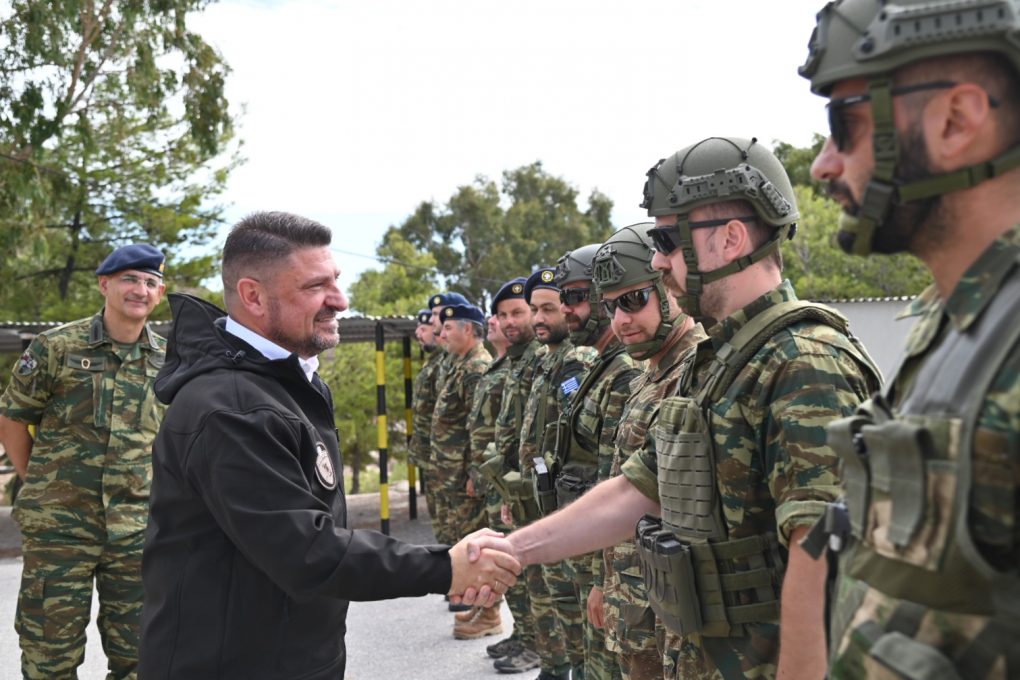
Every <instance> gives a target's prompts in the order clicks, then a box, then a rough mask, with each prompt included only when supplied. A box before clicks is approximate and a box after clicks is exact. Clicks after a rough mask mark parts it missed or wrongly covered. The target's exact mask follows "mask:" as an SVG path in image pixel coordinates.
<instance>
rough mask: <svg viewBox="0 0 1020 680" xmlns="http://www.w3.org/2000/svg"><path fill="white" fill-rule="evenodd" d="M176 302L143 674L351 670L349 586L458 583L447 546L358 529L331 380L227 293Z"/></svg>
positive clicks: (145, 679) (372, 591)
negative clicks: (268, 347)
mask: <svg viewBox="0 0 1020 680" xmlns="http://www.w3.org/2000/svg"><path fill="white" fill-rule="evenodd" d="M170 305H171V309H172V311H173V316H174V325H173V332H172V334H171V336H170V338H169V345H168V347H167V358H166V364H165V365H164V367H163V370H162V371H160V373H159V377H158V378H157V379H156V396H157V397H158V398H159V399H160V401H163V402H165V403H167V404H169V409H168V410H167V413H166V417H165V419H164V421H163V425H162V427H161V428H160V432H159V435H158V437H157V438H156V441H155V444H154V445H153V459H152V464H153V481H152V492H151V497H150V517H149V526H148V530H147V533H146V538H145V552H144V555H143V560H142V577H143V581H144V586H145V603H144V607H143V609H142V642H141V650H140V664H139V678H141V680H162V679H163V678H188V679H189V680H191V679H200V678H201V679H204V678H224V679H226V678H245V679H252V678H267V679H268V678H274V679H276V678H280V679H283V678H286V679H287V680H297V679H298V678H309V679H312V678H314V679H318V678H329V679H330V680H336V679H337V678H341V677H343V672H344V662H345V650H344V632H345V623H344V619H345V617H346V614H347V601H348V600H379V599H385V598H391V597H402V596H413V595H424V594H427V593H445V592H446V591H447V590H448V589H449V586H450V580H451V568H450V559H449V556H448V554H447V549H446V548H440V547H422V546H414V545H409V544H406V543H401V542H400V541H397V540H394V539H391V538H388V537H386V536H383V535H382V534H380V533H378V532H374V531H365V530H353V531H351V530H347V529H345V528H344V527H345V525H346V506H345V501H344V494H343V476H342V470H343V468H342V466H341V464H340V451H339V444H338V441H337V433H336V429H335V428H334V421H333V412H332V407H331V405H330V401H329V395H328V392H327V391H323V392H320V391H319V390H318V389H317V388H316V387H315V386H313V385H312V384H311V383H309V381H308V380H307V379H306V378H305V375H304V373H303V372H302V370H301V367H300V366H299V364H298V361H297V357H296V356H294V355H291V356H290V357H289V358H288V359H286V360H279V361H270V360H268V359H266V358H265V357H263V356H262V355H261V354H259V353H258V352H257V351H255V350H254V349H253V348H252V347H251V346H249V345H248V344H247V343H245V342H243V341H242V340H240V339H239V338H237V337H235V336H233V335H231V334H230V333H227V332H226V331H225V330H224V323H225V321H226V314H225V313H224V312H223V311H222V310H220V309H218V308H217V307H215V306H214V305H211V304H209V303H207V302H204V301H202V300H200V299H198V298H194V297H190V296H186V295H171V296H170ZM327 459H328V460H327ZM317 465H318V466H319V469H318V470H317V469H316V466H317ZM330 467H332V471H333V474H330V473H331V471H330V469H329V468H330ZM330 482H333V483H330Z"/></svg>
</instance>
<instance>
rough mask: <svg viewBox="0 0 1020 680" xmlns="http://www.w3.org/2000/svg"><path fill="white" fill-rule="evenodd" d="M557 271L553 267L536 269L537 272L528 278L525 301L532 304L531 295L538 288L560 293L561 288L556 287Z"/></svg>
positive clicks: (525, 285)
mask: <svg viewBox="0 0 1020 680" xmlns="http://www.w3.org/2000/svg"><path fill="white" fill-rule="evenodd" d="M555 281H556V270H555V269H554V268H553V267H542V268H541V269H536V270H535V272H534V273H533V274H532V275H531V276H529V277H528V281H527V282H526V283H525V284H524V299H525V300H527V301H528V303H529V304H530V303H531V293H532V292H533V291H534V290H535V289H537V288H548V289H549V290H555V291H559V289H560V287H559V286H557V285H556V283H555Z"/></svg>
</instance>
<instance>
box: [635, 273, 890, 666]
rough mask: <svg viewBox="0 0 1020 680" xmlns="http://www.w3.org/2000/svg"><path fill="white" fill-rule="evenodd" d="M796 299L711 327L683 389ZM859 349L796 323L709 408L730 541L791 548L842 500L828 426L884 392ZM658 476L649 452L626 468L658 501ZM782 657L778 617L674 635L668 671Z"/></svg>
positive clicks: (783, 293) (752, 307) (782, 295)
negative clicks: (751, 328)
mask: <svg viewBox="0 0 1020 680" xmlns="http://www.w3.org/2000/svg"><path fill="white" fill-rule="evenodd" d="M793 299H796V295H795V294H794V291H793V287H792V286H791V285H790V284H789V282H783V283H782V284H780V285H779V286H778V287H777V288H775V289H773V290H772V291H770V292H769V293H767V294H765V295H764V296H762V297H760V298H758V299H757V300H755V301H754V302H752V303H751V304H749V305H748V306H747V307H745V308H743V309H741V310H739V311H737V312H736V313H734V314H733V315H731V316H729V317H727V318H726V319H723V320H722V321H720V322H719V323H717V324H716V325H715V326H713V327H712V328H711V330H710V331H709V338H710V341H705V342H702V343H701V344H700V345H699V346H698V349H697V355H696V358H695V368H694V371H693V375H694V377H693V383H692V385H691V386H690V388H689V390H688V391H687V392H686V393H688V394H694V393H695V392H696V391H697V388H698V386H699V384H700V381H699V377H700V376H699V375H698V374H699V371H700V370H701V369H702V368H703V367H704V366H705V363H706V362H707V360H708V359H709V358H710V356H711V355H712V354H714V352H715V351H717V350H718V349H719V347H721V346H722V344H723V343H724V342H725V341H726V340H728V339H730V338H732V337H733V335H734V334H735V333H736V332H737V331H738V330H739V329H740V328H741V327H743V326H744V325H745V324H746V323H747V322H748V321H749V320H750V319H752V318H753V317H754V316H755V315H757V314H759V313H761V312H763V311H764V310H766V309H768V308H769V307H771V306H772V305H774V304H778V303H780V302H782V301H784V300H793ZM855 351H856V350H855V348H854V347H853V346H852V345H851V343H850V341H849V339H848V338H847V336H845V335H843V334H841V333H838V332H837V331H835V330H834V329H832V328H831V327H829V326H827V325H824V324H820V323H818V322H814V321H802V322H798V323H796V324H794V325H792V326H789V327H788V328H786V329H784V330H782V331H780V332H779V333H777V334H776V335H774V336H773V337H772V338H770V339H769V340H768V341H767V342H766V343H765V344H764V346H763V347H762V348H761V349H760V350H759V351H758V352H757V353H756V354H755V355H754V356H753V357H752V358H751V360H750V362H749V363H748V364H747V365H746V366H745V367H744V368H743V370H741V371H740V372H739V374H738V375H737V376H736V379H735V380H734V382H733V383H732V384H731V386H730V388H729V389H728V390H727V392H726V395H725V396H724V398H722V399H720V400H719V401H717V402H715V403H713V404H710V405H706V406H707V407H708V409H709V412H710V416H711V421H710V429H711V435H712V441H713V443H714V446H713V449H714V454H713V455H714V456H715V472H716V474H715V478H716V480H717V484H718V487H717V492H718V495H719V499H720V502H721V511H722V515H723V519H724V522H725V525H726V529H727V531H728V534H729V536H730V539H739V538H744V537H747V536H753V535H764V534H765V533H767V532H772V533H774V534H777V536H778V538H779V541H780V543H781V544H782V545H783V546H784V547H785V545H786V542H787V540H788V538H789V536H790V533H791V532H792V531H793V530H794V529H796V528H798V527H802V526H804V527H810V526H811V525H812V524H813V523H814V522H815V520H816V519H817V518H818V517H819V516H820V515H821V513H822V512H823V511H824V507H825V504H826V503H827V502H830V501H832V500H834V499H835V497H836V495H837V494H838V478H837V456H836V454H835V453H834V452H833V451H832V449H831V448H829V446H828V445H827V444H826V432H825V426H826V425H827V424H828V423H829V422H830V421H831V420H833V419H835V418H838V417H840V416H844V415H849V414H851V413H853V411H854V409H855V407H856V406H857V404H859V403H860V402H861V401H862V400H864V399H865V398H866V397H867V396H868V395H869V394H870V393H871V392H872V391H873V390H874V389H876V388H877V384H876V383H877V381H876V380H875V379H874V378H873V377H872V376H871V375H870V373H869V372H867V371H866V370H865V369H864V368H863V367H862V366H861V365H859V364H858V363H857V361H856V360H855V359H853V358H852V357H853V356H854V353H855ZM682 387H683V386H682ZM660 425H661V421H660ZM759 442H760V443H763V444H764V448H759V446H758V444H759ZM655 446H656V447H659V446H661V444H659V443H658V442H656V444H655ZM657 470H658V466H657V461H656V451H655V450H652V449H651V448H646V449H645V450H643V451H640V452H638V453H637V454H635V455H634V456H632V457H631V458H630V459H629V460H627V461H626V462H625V463H624V465H623V468H622V471H623V474H624V475H625V476H626V477H627V479H628V480H630V481H631V482H632V483H633V484H634V485H635V486H636V487H637V488H638V489H639V490H640V491H641V492H642V493H644V494H645V495H647V496H648V497H649V498H652V499H654V500H656V501H659V486H658V480H657V476H656V475H657ZM778 656H779V623H778V620H776V621H772V622H767V623H754V624H746V625H745V626H744V635H742V636H740V637H704V636H702V635H700V634H697V633H694V634H691V635H688V636H683V637H680V636H670V637H669V639H668V640H667V662H668V664H667V668H666V673H667V677H676V678H685V679H686V678H699V679H701V678H724V677H726V678H729V677H755V678H767V677H774V676H775V672H776V662H777V661H778ZM669 663H671V664H672V668H669Z"/></svg>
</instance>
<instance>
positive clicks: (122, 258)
mask: <svg viewBox="0 0 1020 680" xmlns="http://www.w3.org/2000/svg"><path fill="white" fill-rule="evenodd" d="M165 263H166V258H165V257H163V253H162V252H160V250H159V249H158V248H153V247H152V246H150V245H148V244H145V243H136V244H134V245H130V246H121V247H120V248H117V250H115V251H113V252H112V253H110V254H109V255H108V256H107V257H106V259H105V260H103V263H102V264H101V265H99V268H98V269H96V274H97V275H102V274H116V273H117V272H122V271H124V270H125V269H137V270H138V271H140V272H145V273H147V274H155V275H156V276H158V277H160V278H163V267H164V264H165Z"/></svg>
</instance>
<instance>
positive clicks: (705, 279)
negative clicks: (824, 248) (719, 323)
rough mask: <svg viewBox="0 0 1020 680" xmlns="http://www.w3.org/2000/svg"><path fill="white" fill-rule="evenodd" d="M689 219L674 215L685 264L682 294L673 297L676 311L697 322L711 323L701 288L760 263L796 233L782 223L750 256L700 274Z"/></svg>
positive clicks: (703, 289)
mask: <svg viewBox="0 0 1020 680" xmlns="http://www.w3.org/2000/svg"><path fill="white" fill-rule="evenodd" d="M689 218H690V216H689V215H686V214H680V215H677V224H676V226H677V229H678V230H679V232H680V239H679V241H680V248H681V249H682V251H683V256H684V264H686V265H687V278H686V292H685V293H684V294H683V295H677V296H676V301H677V302H678V303H679V304H680V309H682V310H684V311H685V312H687V313H688V314H690V315H691V316H693V317H694V320H695V321H697V322H698V323H702V324H706V326H707V325H708V324H711V323H713V322H714V321H715V319H713V318H711V317H709V316H707V315H706V314H704V312H703V311H702V309H701V295H702V293H704V291H705V286H707V285H708V284H710V283H712V282H713V281H718V280H719V279H722V278H725V277H727V276H730V275H731V274H736V273H737V272H739V271H743V270H745V269H747V268H748V267H750V266H751V265H752V264H755V263H757V262H761V261H762V260H764V259H765V258H766V257H768V256H769V255H771V254H772V253H773V252H775V251H776V250H777V249H778V248H779V244H780V243H782V242H783V241H784V240H786V239H788V238H793V235H794V233H795V232H796V231H797V225H795V224H784V225H783V226H781V227H777V228H776V229H775V230H774V231H773V233H772V236H771V237H769V240H767V241H766V242H765V243H763V244H761V245H760V246H758V247H757V248H756V249H755V250H753V251H752V252H751V253H749V254H747V255H744V256H743V257H740V258H737V259H736V260H734V261H733V262H730V263H729V264H726V265H723V266H722V267H719V268H717V269H713V270H712V271H708V272H703V271H701V270H699V269H698V255H697V253H696V252H695V250H694V236H693V235H692V233H691V225H690V219H689Z"/></svg>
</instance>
